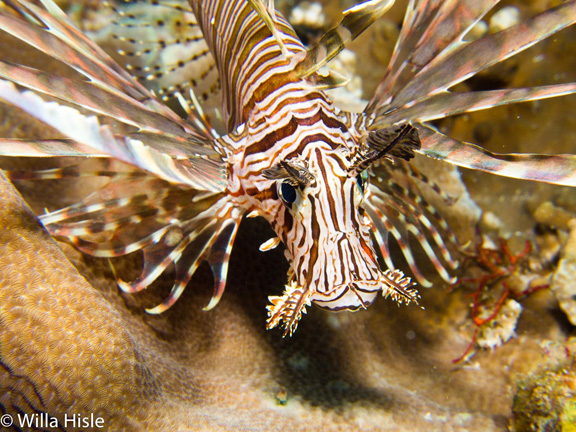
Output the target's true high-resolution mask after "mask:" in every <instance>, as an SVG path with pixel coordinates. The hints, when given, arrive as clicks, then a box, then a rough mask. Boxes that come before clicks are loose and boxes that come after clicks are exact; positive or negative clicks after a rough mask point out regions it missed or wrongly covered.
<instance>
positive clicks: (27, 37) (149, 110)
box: [0, 0, 225, 192]
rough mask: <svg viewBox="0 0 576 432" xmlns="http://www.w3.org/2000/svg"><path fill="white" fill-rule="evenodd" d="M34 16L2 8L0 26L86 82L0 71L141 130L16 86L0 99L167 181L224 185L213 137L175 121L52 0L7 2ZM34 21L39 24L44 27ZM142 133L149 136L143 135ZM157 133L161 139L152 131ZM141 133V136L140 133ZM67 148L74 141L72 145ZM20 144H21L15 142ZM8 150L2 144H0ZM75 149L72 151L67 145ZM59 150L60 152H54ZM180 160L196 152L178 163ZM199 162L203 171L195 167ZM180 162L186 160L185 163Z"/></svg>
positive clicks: (0, 87) (6, 87)
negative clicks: (116, 129) (115, 128)
mask: <svg viewBox="0 0 576 432" xmlns="http://www.w3.org/2000/svg"><path fill="white" fill-rule="evenodd" d="M14 3H15V4H16V5H17V6H18V7H21V8H23V10H25V11H26V12H27V13H28V14H29V15H30V16H31V18H30V19H32V20H33V21H32V22H31V23H27V22H25V21H22V20H20V19H17V18H15V17H13V16H11V15H9V14H7V13H5V12H3V13H0V27H1V28H2V29H3V30H5V31H7V32H9V33H11V34H13V35H15V36H16V37H18V38H20V39H22V40H23V41H25V42H27V43H29V44H31V45H33V46H35V47H36V48H39V49H43V50H45V51H46V52H47V54H49V55H51V56H53V57H55V58H57V59H59V60H61V61H62V62H64V63H66V64H68V65H69V66H71V67H73V68H75V69H76V70H78V71H79V72H81V73H83V74H84V75H85V76H87V77H88V78H89V79H90V81H89V82H79V81H77V80H75V81H69V79H66V78H62V77H58V76H56V75H53V74H46V73H44V72H41V71H37V70H34V69H31V68H25V67H23V66H14V65H9V64H3V65H2V66H3V67H2V68H1V71H0V72H1V73H2V74H4V76H5V77H6V78H9V79H11V80H13V81H15V82H18V83H19V84H22V85H25V86H28V87H29V88H31V89H34V90H36V91H39V92H44V93H47V94H49V95H52V96H55V97H58V98H61V99H63V100H64V101H68V102H71V103H73V104H76V105H78V106H82V107H85V108H88V109H91V110H93V111H95V112H96V113H99V114H100V115H105V116H107V117H111V118H113V119H114V120H118V119H119V120H121V121H122V120H123V121H124V122H126V123H128V124H130V125H133V126H135V127H137V128H138V129H140V130H141V131H142V132H141V135H140V136H139V139H135V138H130V137H128V136H125V135H124V136H120V135H113V134H112V132H111V129H110V128H109V127H108V126H102V125H101V123H100V121H99V120H98V119H97V118H96V117H87V116H85V115H84V114H81V113H79V112H78V111H76V110H74V109H73V108H70V107H64V106H61V105H58V104H56V103H54V102H45V101H43V100H42V99H41V98H39V97H38V96H35V95H34V94H33V93H31V92H21V91H19V90H17V89H16V88H15V87H14V85H13V84H11V83H9V82H6V81H3V80H2V81H1V82H0V97H1V98H2V99H4V100H6V101H7V102H10V103H12V104H13V105H15V106H17V107H19V108H21V109H23V110H24V111H27V112H28V113H30V114H31V115H33V116H35V117H37V118H38V119H40V120H42V121H44V122H45V123H47V124H49V125H51V126H53V127H54V128H55V129H57V130H58V131H60V132H61V133H63V134H64V135H66V136H68V137H69V138H71V139H72V140H73V141H75V142H77V143H79V144H80V145H83V146H88V147H91V148H92V149H93V150H94V154H96V155H101V154H107V155H109V156H112V157H115V158H118V159H120V160H122V161H124V162H128V163H130V164H133V165H135V166H137V167H139V168H141V169H144V170H147V171H149V172H151V173H154V174H156V175H158V176H160V177H162V178H164V179H165V180H168V181H170V182H173V183H182V184H188V185H190V186H192V187H195V188H199V189H204V190H210V191H213V192H215V191H219V190H222V188H223V185H224V183H225V181H224V179H223V177H222V175H223V172H222V171H221V161H220V157H219V156H218V155H217V154H216V153H215V152H211V151H210V147H209V146H210V144H211V140H212V139H213V138H214V136H213V135H209V136H207V135H206V130H202V129H199V128H195V127H193V126H192V125H191V124H189V123H186V122H184V121H182V120H181V119H180V118H179V117H178V116H176V114H174V113H173V112H172V111H171V110H169V109H168V108H167V107H165V106H164V105H163V104H162V103H161V102H160V101H158V100H157V99H156V98H155V97H154V96H153V95H152V94H151V93H149V92H148V90H146V89H145V88H144V87H142V86H141V85H140V84H138V83H137V82H136V81H134V80H133V79H132V78H131V77H130V76H129V75H128V74H127V73H126V72H124V71H123V70H122V69H121V68H120V67H119V66H118V65H116V64H115V63H114V62H113V60H112V59H110V58H109V57H108V56H107V55H106V54H104V52H103V51H102V50H101V49H100V48H99V47H97V46H96V45H95V44H93V43H92V42H91V41H89V40H88V39H87V38H85V37H84V36H78V34H80V32H79V30H77V29H76V28H75V27H74V25H73V24H72V23H71V22H70V21H69V20H68V19H67V18H66V16H65V15H64V14H63V13H62V11H60V10H59V9H58V8H57V6H56V5H54V4H53V3H52V2H51V0H42V4H43V5H44V6H45V8H46V9H41V8H38V7H37V6H35V5H33V4H29V3H28V2H26V1H24V0H23V1H22V2H14ZM37 21H39V22H43V23H45V24H46V26H47V28H46V29H44V28H42V27H41V26H39V25H38V24H37ZM145 132H148V133H150V134H152V135H148V136H146V135H142V133H145ZM157 133H158V134H162V138H163V139H162V140H159V139H154V134H157ZM143 137H145V138H146V139H144V140H143V139H141V138H143ZM71 147H74V144H73V143H71ZM19 148H20V149H22V146H19ZM5 152H6V153H9V149H8V150H5ZM72 152H74V150H72ZM59 154H61V153H60V152H59ZM176 157H179V158H182V159H183V158H186V157H188V158H190V157H192V158H196V160H195V161H194V162H190V160H188V161H187V162H183V161H182V160H179V159H177V158H176ZM194 164H196V165H198V166H201V171H204V172H207V173H208V174H209V175H208V178H209V180H208V181H206V179H205V176H203V175H200V176H199V175H198V170H196V172H195V173H194V169H192V168H193V166H191V165H194ZM184 165H187V166H184Z"/></svg>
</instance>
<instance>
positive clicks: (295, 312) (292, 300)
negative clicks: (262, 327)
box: [266, 282, 311, 337]
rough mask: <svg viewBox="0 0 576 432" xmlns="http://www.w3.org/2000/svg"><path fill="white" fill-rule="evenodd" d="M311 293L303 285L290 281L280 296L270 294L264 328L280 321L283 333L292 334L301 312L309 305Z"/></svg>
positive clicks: (268, 327) (271, 326)
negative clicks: (269, 303)
mask: <svg viewBox="0 0 576 432" xmlns="http://www.w3.org/2000/svg"><path fill="white" fill-rule="evenodd" d="M310 295H311V293H310V292H309V291H307V290H306V288H305V287H300V286H298V285H296V283H295V282H290V283H289V284H288V285H286V290H285V291H284V294H283V295H282V296H281V297H278V296H270V297H268V300H270V302H271V303H272V304H271V305H268V306H266V309H267V310H268V319H267V320H266V328H267V329H268V330H270V329H272V328H274V327H276V326H277V325H279V324H281V323H282V326H283V327H284V334H283V336H282V337H285V336H286V335H290V336H292V335H293V334H294V332H295V331H296V328H297V327H298V322H299V321H300V318H302V314H305V313H306V306H310V304H311V302H310Z"/></svg>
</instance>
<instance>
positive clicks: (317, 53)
mask: <svg viewBox="0 0 576 432" xmlns="http://www.w3.org/2000/svg"><path fill="white" fill-rule="evenodd" d="M394 1H395V0H369V1H366V2H364V3H360V4H358V5H356V6H353V7H351V8H350V9H347V10H345V11H344V13H343V15H344V17H343V18H342V21H340V23H339V24H338V25H337V26H336V27H334V28H332V29H330V30H328V31H327V32H326V33H325V34H324V35H323V36H322V38H321V39H320V41H319V42H318V44H317V45H316V46H314V47H313V48H311V49H309V50H308V51H307V52H306V55H305V57H304V60H302V63H301V64H300V68H301V76H302V77H303V78H306V77H308V76H310V75H311V74H313V73H314V72H316V71H317V70H318V69H320V68H321V67H323V66H324V65H325V64H326V63H328V62H329V61H330V60H332V59H333V58H334V57H336V56H337V55H338V54H339V53H340V52H341V51H342V50H343V49H344V48H345V47H346V44H347V43H349V42H350V41H352V40H354V39H356V38H357V37H358V36H359V35H360V34H361V33H362V32H363V31H364V30H366V29H367V28H368V27H369V26H370V25H371V24H372V23H373V22H374V21H376V20H377V19H378V18H380V17H381V16H382V15H384V13H386V12H387V11H388V9H390V7H392V5H393V4H394Z"/></svg>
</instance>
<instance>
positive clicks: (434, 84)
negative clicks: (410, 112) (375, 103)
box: [391, 0, 576, 108]
mask: <svg viewBox="0 0 576 432" xmlns="http://www.w3.org/2000/svg"><path fill="white" fill-rule="evenodd" d="M575 22H576V1H574V0H572V1H566V2H563V3H561V4H559V5H558V6H556V7H554V8H551V9H548V10H546V11H544V12H542V13H540V14H539V15H536V16H534V17H532V18H530V19H528V20H526V21H523V22H521V23H519V24H516V25H515V26H513V27H510V28H507V29H506V30H502V31H500V32H497V33H491V34H489V35H487V36H485V37H483V38H481V39H478V40H475V41H473V42H469V43H466V44H464V45H462V46H460V47H458V48H457V49H455V50H453V51H452V52H450V55H445V56H442V57H440V58H438V59H437V60H433V61H431V62H430V63H429V64H428V65H427V67H425V68H423V69H422V70H421V71H420V72H419V73H418V74H416V75H415V76H414V77H413V79H411V80H410V83H409V85H406V86H405V87H404V88H402V89H399V91H398V92H397V94H396V95H395V97H394V100H393V102H392V104H391V108H396V107H401V106H403V105H405V104H410V103H413V102H415V101H420V100H424V99H427V98H429V97H430V96H432V95H434V94H437V93H440V92H442V91H444V90H446V89H448V88H450V87H452V86H454V85H456V84H458V83H460V82H462V81H464V80H465V79H467V78H469V77H471V76H473V75H475V74H477V73H478V72H480V71H482V70H484V69H486V68H488V67H490V66H492V65H493V64H496V63H499V62H501V61H504V60H506V59H507V58H509V57H511V56H513V55H515V54H517V53H519V52H521V51H523V50H525V49H527V48H529V47H531V46H532V45H534V44H535V43H537V42H539V41H541V40H543V39H545V38H547V37H548V36H550V35H553V34H555V33H557V32H558V31H560V30H561V29H563V28H565V27H567V26H570V25H572V24H574V23H575ZM464 59H465V61H464Z"/></svg>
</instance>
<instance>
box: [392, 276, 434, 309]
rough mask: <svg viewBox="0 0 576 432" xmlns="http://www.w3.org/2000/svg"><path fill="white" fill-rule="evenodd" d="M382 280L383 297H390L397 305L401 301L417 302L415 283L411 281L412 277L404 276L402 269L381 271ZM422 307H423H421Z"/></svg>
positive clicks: (407, 302)
mask: <svg viewBox="0 0 576 432" xmlns="http://www.w3.org/2000/svg"><path fill="white" fill-rule="evenodd" d="M382 281H383V282H384V285H385V287H384V289H383V290H382V295H383V296H384V297H388V296H390V297H392V299H393V300H395V301H396V302H397V303H398V304H399V305H401V304H402V303H406V304H410V302H414V303H416V304H418V299H419V298H420V295H419V294H418V291H417V290H416V288H414V286H415V285H416V283H415V282H412V279H411V278H409V277H408V276H404V273H402V271H400V270H397V269H395V270H390V269H388V270H386V271H385V272H384V273H383V278H382ZM420 307H422V306H420ZM422 309H424V308H423V307H422Z"/></svg>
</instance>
